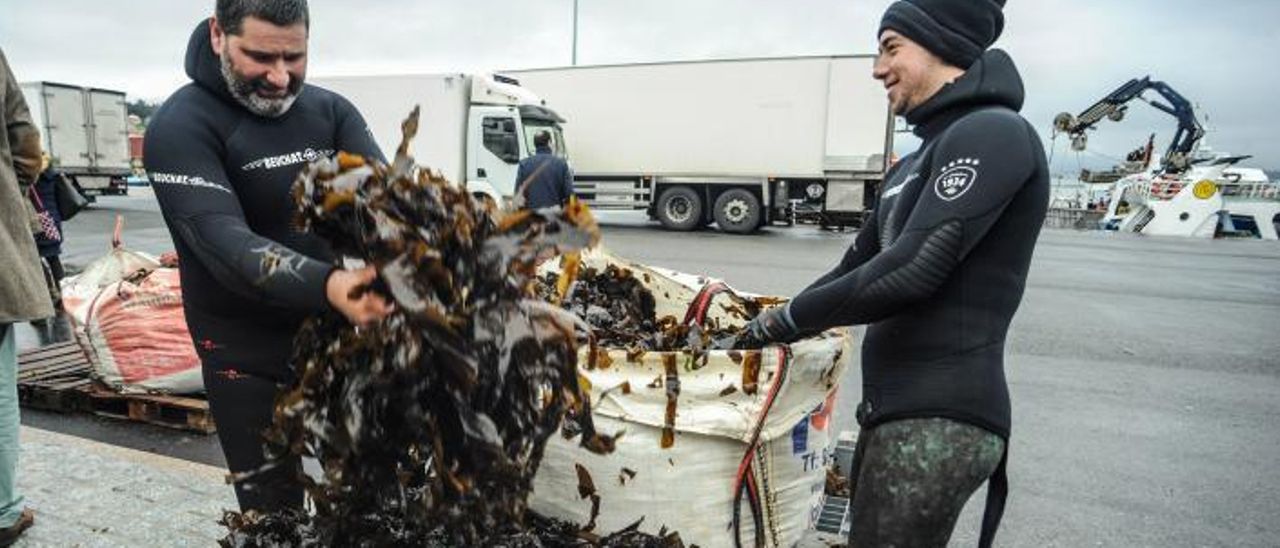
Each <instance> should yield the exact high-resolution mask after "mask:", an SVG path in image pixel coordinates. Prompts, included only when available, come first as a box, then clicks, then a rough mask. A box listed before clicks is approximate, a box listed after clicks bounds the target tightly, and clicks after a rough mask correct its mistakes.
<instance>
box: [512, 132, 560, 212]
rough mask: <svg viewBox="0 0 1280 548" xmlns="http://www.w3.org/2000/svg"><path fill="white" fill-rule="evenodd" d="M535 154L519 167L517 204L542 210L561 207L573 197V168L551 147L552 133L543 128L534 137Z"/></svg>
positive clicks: (524, 160) (517, 174)
mask: <svg viewBox="0 0 1280 548" xmlns="http://www.w3.org/2000/svg"><path fill="white" fill-rule="evenodd" d="M533 148H534V154H533V156H530V157H528V158H525V159H523V160H520V167H519V169H517V170H516V203H517V204H519V203H520V201H521V200H523V202H524V203H523V205H522V207H526V208H529V209H542V208H544V207H559V206H563V205H565V204H567V203H569V198H571V197H573V170H571V169H569V163H568V162H566V161H564V158H561V157H559V156H556V154H555V152H552V150H551V132H549V131H539V132H538V133H536V134H535V135H534V136H533Z"/></svg>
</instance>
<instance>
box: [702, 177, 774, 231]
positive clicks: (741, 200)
mask: <svg viewBox="0 0 1280 548" xmlns="http://www.w3.org/2000/svg"><path fill="white" fill-rule="evenodd" d="M713 212H714V213H715V217H716V224H718V225H720V230H723V231H725V232H732V233H734V234H748V233H750V232H753V231H755V229H757V228H759V227H760V219H761V213H762V212H761V211H760V200H759V199H758V198H756V195H755V194H752V193H751V192H749V191H747V190H746V189H741V188H733V189H729V190H726V191H724V193H723V194H721V195H720V197H719V198H716V207H715V209H714V210H713Z"/></svg>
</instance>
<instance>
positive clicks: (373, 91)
mask: <svg viewBox="0 0 1280 548" xmlns="http://www.w3.org/2000/svg"><path fill="white" fill-rule="evenodd" d="M310 82H312V83H314V84H315V85H317V86H320V87H323V88H326V89H329V90H331V91H335V92H337V93H339V94H341V95H342V96H343V97H346V98H347V99H348V100H349V101H351V102H352V104H354V105H355V106H356V108H357V109H359V111H360V113H361V114H362V115H363V116H364V118H365V122H366V123H367V124H368V126H369V131H370V132H372V133H373V137H374V140H376V141H377V143H378V148H381V149H382V152H383V154H384V155H386V156H387V158H388V159H390V158H391V157H393V156H394V155H395V152H396V147H398V146H399V145H400V140H401V131H400V124H401V122H403V121H404V119H405V117H406V116H407V115H408V114H409V111H410V110H412V109H413V107H414V106H415V105H417V106H420V107H421V108H422V111H421V114H420V115H419V116H420V118H419V123H418V135H417V137H416V138H414V140H413V142H412V143H411V145H410V153H411V154H412V155H413V156H414V158H415V159H416V160H417V161H418V163H420V164H422V165H424V166H427V167H431V168H433V169H437V170H439V171H440V172H441V173H442V174H443V175H444V176H445V177H446V178H448V179H449V180H450V181H453V182H455V183H459V184H466V185H467V189H468V190H470V191H471V192H472V193H473V194H475V195H477V196H484V197H488V198H491V199H493V200H494V201H495V202H496V203H504V202H507V201H509V200H510V199H511V196H512V193H513V192H514V190H515V184H516V180H515V179H516V168H517V167H518V164H519V162H520V160H521V159H523V158H527V157H529V156H530V155H532V154H533V153H534V146H533V136H534V135H535V134H537V133H538V132H541V131H548V132H550V133H551V135H552V147H553V149H554V150H556V151H557V153H560V154H563V152H564V149H563V146H562V145H563V142H564V139H563V137H562V133H561V129H560V122H563V119H561V118H560V116H559V115H558V114H556V112H555V111H553V110H551V109H549V108H546V107H545V106H543V102H542V99H540V98H539V97H538V96H537V95H534V94H533V93H532V92H530V91H529V90H527V89H524V88H522V87H521V86H520V85H518V83H517V82H516V81H515V80H512V79H510V78H506V77H504V76H501V75H470V74H458V73H452V74H399V75H384V76H335V77H319V78H314V79H311V80H310Z"/></svg>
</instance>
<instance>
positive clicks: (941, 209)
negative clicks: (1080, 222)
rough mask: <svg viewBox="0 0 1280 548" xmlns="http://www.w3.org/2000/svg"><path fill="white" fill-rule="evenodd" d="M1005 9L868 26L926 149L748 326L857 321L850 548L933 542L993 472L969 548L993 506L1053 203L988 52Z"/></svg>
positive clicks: (1030, 136) (928, 6) (1010, 76)
mask: <svg viewBox="0 0 1280 548" xmlns="http://www.w3.org/2000/svg"><path fill="white" fill-rule="evenodd" d="M1003 5H1004V2H1003V0H903V1H899V2H896V3H894V4H893V5H891V6H890V7H889V9H888V11H886V12H885V15H884V18H883V19H882V21H881V23H880V31H879V44H880V54H879V57H878V58H877V60H876V65H875V70H874V76H875V78H876V79H878V80H881V81H882V82H883V83H884V86H885V89H886V90H887V92H888V94H889V103H890V106H891V107H892V108H893V111H894V113H896V114H898V115H901V116H904V117H905V118H906V119H907V122H908V123H910V124H912V125H913V126H914V129H913V131H914V132H915V134H916V135H917V136H919V137H920V139H921V140H922V143H921V147H920V149H919V150H917V151H916V152H913V153H911V154H909V155H907V156H905V157H903V158H902V160H901V161H899V162H898V163H897V164H896V165H894V166H893V168H892V169H891V170H890V171H889V173H888V174H886V177H885V183H884V186H883V187H882V188H883V191H882V192H881V194H880V197H879V204H878V205H877V207H876V210H875V212H874V214H873V215H871V218H870V219H868V221H867V223H866V224H865V226H863V228H862V230H861V231H860V232H859V233H858V236H857V238H856V240H855V241H854V243H853V245H852V246H851V247H850V248H849V250H848V252H847V253H846V254H845V256H844V258H843V259H842V260H841V261H840V264H839V265H837V266H836V267H835V269H833V270H832V271H831V272H829V273H827V274H826V275H824V276H822V277H821V278H819V279H818V280H817V281H815V282H814V283H813V284H812V285H810V286H809V287H808V288H807V289H805V290H804V291H803V292H801V293H800V294H799V295H797V296H796V297H795V298H794V299H792V300H791V301H790V303H788V305H786V306H785V307H779V308H774V309H772V310H770V311H768V312H765V313H764V314H761V316H760V317H758V318H757V319H756V320H755V321H753V322H752V324H751V325H750V328H751V331H752V333H753V334H754V335H755V336H756V337H758V338H760V339H763V340H765V341H790V340H794V339H796V338H799V337H802V336H804V335H805V334H809V333H816V332H819V331H821V330H824V329H827V328H830V327H835V326H844V325H855V324H868V327H867V332H866V340H865V341H864V343H863V346H862V379H863V387H862V402H861V403H860V404H859V406H858V423H859V425H861V427H862V432H861V434H860V436H859V440H858V448H857V451H856V457H855V464H854V467H853V471H852V473H851V477H852V478H853V480H854V481H853V491H854V494H853V499H852V501H851V507H852V512H853V529H852V532H851V534H850V546H945V545H946V544H947V541H948V539H949V538H950V536H951V532H952V529H953V528H954V527H955V522H956V518H957V517H958V516H959V514H960V510H961V509H962V508H963V507H964V504H965V502H966V501H967V500H968V499H969V497H970V495H972V494H973V492H974V491H975V490H976V489H977V488H978V487H980V486H981V485H982V483H983V482H985V481H987V480H988V479H990V480H991V481H990V484H989V489H988V496H987V504H986V510H985V515H984V517H983V525H982V533H981V537H980V540H979V544H980V545H981V546H989V545H990V544H991V541H992V539H993V537H994V534H995V529H996V527H997V525H998V524H999V521H1000V517H1001V515H1002V513H1003V510H1004V499H1005V494H1006V492H1007V482H1006V479H1005V463H1006V457H1007V454H1008V453H1007V451H1006V449H1007V443H1008V438H1009V427H1010V412H1009V392H1008V386H1007V385H1006V383H1005V377H1004V343H1005V336H1006V334H1007V333H1008V329H1009V323H1010V321H1011V320H1012V318H1013V314H1014V312H1015V311H1016V310H1017V308H1018V305H1019V303H1020V302H1021V301H1022V293H1023V289H1024V287H1025V284H1026V277H1027V270H1028V268H1029V266H1030V263H1031V255H1032V251H1033V249H1034V248H1035V242H1036V238H1037V237H1038V235H1039V233H1040V226H1041V225H1042V224H1043V222H1044V216H1045V211H1046V209H1047V207H1048V202H1049V199H1048V198H1049V179H1048V167H1047V165H1046V161H1045V155H1044V147H1043V146H1042V145H1041V142H1040V139H1039V137H1038V136H1037V135H1036V132H1035V130H1034V129H1032V127H1031V125H1030V124H1028V123H1027V121H1026V120H1024V119H1023V118H1022V117H1021V116H1019V115H1018V110H1019V109H1021V107H1022V100H1023V88H1022V80H1021V78H1020V77H1019V76H1018V71H1017V69H1016V68H1015V67H1014V65H1013V61H1012V60H1011V59H1010V58H1009V56H1008V55H1007V54H1005V53H1004V52H1003V51H1000V50H988V49H987V48H988V47H990V46H991V44H992V43H993V42H994V41H995V40H996V38H997V37H999V36H1000V32H1001V30H1003V27H1004V15H1003V13H1002V12H1001V9H1002V7H1003Z"/></svg>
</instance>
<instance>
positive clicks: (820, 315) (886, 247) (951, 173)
mask: <svg viewBox="0 0 1280 548" xmlns="http://www.w3.org/2000/svg"><path fill="white" fill-rule="evenodd" d="M939 139H940V140H939V142H938V144H937V147H936V150H935V151H934V155H933V161H932V162H931V164H932V168H931V170H930V173H929V174H928V177H927V178H925V179H924V181H925V183H924V186H923V187H922V188H921V189H920V191H919V192H918V194H917V198H916V202H915V204H914V205H913V206H912V207H911V210H910V211H911V212H910V214H909V216H908V217H907V220H906V221H905V224H904V225H903V227H902V230H901V232H900V235H899V236H898V237H897V238H896V239H895V240H893V241H892V242H889V243H887V244H882V246H881V247H882V248H881V249H880V250H879V253H877V254H875V256H874V257H872V258H870V259H869V260H866V261H865V262H864V263H862V264H861V265H860V266H858V267H856V268H854V269H852V270H850V271H848V272H845V273H844V274H841V275H840V276H838V277H836V278H834V279H831V280H830V281H828V282H826V283H824V284H822V285H817V286H814V287H810V288H809V289H807V290H805V291H804V292H802V293H801V294H800V295H797V296H796V297H795V298H794V299H793V300H792V303H791V315H792V319H793V320H794V321H795V323H796V325H797V327H799V328H800V330H802V331H806V332H808V331H817V330H822V329H827V328H830V327H834V326H839V325H854V324H864V323H871V322H874V321H878V320H881V319H884V318H887V317H889V316H892V315H894V314H896V313H898V312H900V311H902V310H903V309H905V308H907V307H909V306H912V305H915V304H916V303H919V302H921V301H923V300H925V299H927V298H929V297H930V296H932V295H933V294H934V293H935V292H936V291H937V290H938V289H939V288H940V287H942V285H943V284H944V283H946V282H947V280H948V279H949V278H950V276H951V275H952V273H953V271H954V270H955V268H956V266H957V265H959V264H960V263H961V262H962V261H963V260H964V258H965V257H966V256H967V255H968V253H969V252H970V251H971V250H973V248H974V247H975V246H976V245H977V244H978V243H979V242H981V241H982V238H983V237H984V236H985V235H986V233H987V231H988V230H990V228H991V226H992V225H993V224H995V222H996V220H998V219H999V218H1000V215H1001V213H1003V211H1004V208H1005V207H1006V206H1007V205H1008V204H1009V202H1010V201H1011V200H1012V199H1013V197H1014V195H1015V194H1016V193H1017V192H1018V191H1019V190H1020V189H1021V188H1022V186H1023V185H1024V184H1026V182H1027V181H1028V180H1029V179H1030V176H1031V174H1032V173H1033V171H1034V169H1035V166H1036V164H1035V159H1034V158H1035V157H1034V154H1033V146H1035V145H1034V143H1035V141H1034V138H1033V137H1032V135H1031V132H1030V130H1029V128H1027V126H1026V123H1025V122H1023V121H1022V120H1021V119H1020V118H1018V117H1017V116H1016V115H1015V114H1013V113H1011V112H1009V113H1005V112H1001V111H990V112H980V113H976V114H973V115H970V116H969V117H966V119H964V120H962V121H961V122H958V123H957V124H956V127H954V128H952V129H950V130H948V131H947V132H946V133H945V134H944V135H942V136H941V137H940V138H939ZM966 181H967V182H966ZM948 183H950V184H948ZM948 191H950V192H954V193H955V194H954V195H948ZM880 230H882V231H883V230H884V227H881V228H880Z"/></svg>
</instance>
